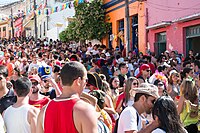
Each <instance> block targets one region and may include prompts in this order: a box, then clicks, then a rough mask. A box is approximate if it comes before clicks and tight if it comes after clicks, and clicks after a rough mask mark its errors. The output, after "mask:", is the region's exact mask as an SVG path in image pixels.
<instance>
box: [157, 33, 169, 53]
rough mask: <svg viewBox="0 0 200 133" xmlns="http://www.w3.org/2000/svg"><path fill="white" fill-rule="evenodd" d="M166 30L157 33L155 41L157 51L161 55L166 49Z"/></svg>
mask: <svg viewBox="0 0 200 133" xmlns="http://www.w3.org/2000/svg"><path fill="white" fill-rule="evenodd" d="M166 44H167V41H166V32H161V33H157V34H156V42H155V47H154V48H155V51H156V55H160V54H161V53H163V52H165V51H166Z"/></svg>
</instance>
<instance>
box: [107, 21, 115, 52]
mask: <svg viewBox="0 0 200 133" xmlns="http://www.w3.org/2000/svg"><path fill="white" fill-rule="evenodd" d="M112 35H113V34H112V23H110V30H109V31H108V47H109V48H112V42H113V40H112V39H114V38H112V39H111V36H112Z"/></svg>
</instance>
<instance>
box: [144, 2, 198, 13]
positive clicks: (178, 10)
mask: <svg viewBox="0 0 200 133" xmlns="http://www.w3.org/2000/svg"><path fill="white" fill-rule="evenodd" d="M147 5H148V6H150V7H152V8H155V9H158V10H162V11H172V12H180V11H184V10H188V9H191V8H188V9H177V10H176V9H164V8H160V7H156V6H153V5H150V4H148V3H147ZM199 9H200V8H199ZM195 10H197V9H195Z"/></svg>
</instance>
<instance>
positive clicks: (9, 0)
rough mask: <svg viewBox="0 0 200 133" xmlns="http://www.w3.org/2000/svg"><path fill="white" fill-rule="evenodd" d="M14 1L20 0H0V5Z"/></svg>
mask: <svg viewBox="0 0 200 133" xmlns="http://www.w3.org/2000/svg"><path fill="white" fill-rule="evenodd" d="M15 1H20V0H0V6H3V5H6V4H9V3H12V2H15Z"/></svg>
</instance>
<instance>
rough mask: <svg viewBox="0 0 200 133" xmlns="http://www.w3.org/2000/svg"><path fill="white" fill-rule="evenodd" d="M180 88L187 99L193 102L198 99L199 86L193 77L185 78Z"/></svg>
mask: <svg viewBox="0 0 200 133" xmlns="http://www.w3.org/2000/svg"><path fill="white" fill-rule="evenodd" d="M180 88H181V90H182V93H183V96H184V97H185V99H187V100H189V101H190V102H192V103H194V102H195V101H196V100H197V98H198V94H197V90H198V88H197V87H196V86H195V81H193V80H192V79H184V80H183V82H182V84H181V86H180Z"/></svg>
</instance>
